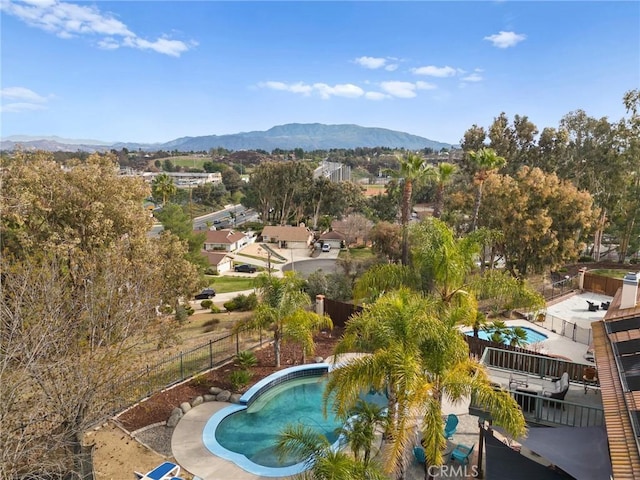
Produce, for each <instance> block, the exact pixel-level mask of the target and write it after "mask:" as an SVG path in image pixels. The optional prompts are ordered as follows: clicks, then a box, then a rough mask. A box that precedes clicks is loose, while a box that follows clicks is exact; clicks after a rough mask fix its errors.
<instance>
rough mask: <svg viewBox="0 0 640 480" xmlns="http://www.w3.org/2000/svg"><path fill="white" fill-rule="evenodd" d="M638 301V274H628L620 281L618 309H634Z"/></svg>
mask: <svg viewBox="0 0 640 480" xmlns="http://www.w3.org/2000/svg"><path fill="white" fill-rule="evenodd" d="M637 301H638V272H629V273H627V274H626V275H625V276H624V278H623V279H622V295H621V296H620V309H621V310H622V309H625V308H634V307H635V306H636V302H637Z"/></svg>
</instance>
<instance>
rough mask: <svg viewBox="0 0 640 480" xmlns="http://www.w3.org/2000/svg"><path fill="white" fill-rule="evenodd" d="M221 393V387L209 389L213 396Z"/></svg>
mask: <svg viewBox="0 0 640 480" xmlns="http://www.w3.org/2000/svg"><path fill="white" fill-rule="evenodd" d="M221 391H222V389H221V388H219V387H211V388H210V389H209V393H210V394H211V395H218V394H219V393H220V392H221Z"/></svg>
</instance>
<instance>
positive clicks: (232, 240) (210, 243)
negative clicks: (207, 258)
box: [194, 230, 249, 252]
mask: <svg viewBox="0 0 640 480" xmlns="http://www.w3.org/2000/svg"><path fill="white" fill-rule="evenodd" d="M194 233H196V234H199V233H202V231H201V230H197V231H196V232H194ZM205 234H206V237H205V240H204V249H205V250H206V251H208V252H210V251H225V252H235V251H237V250H239V249H240V248H242V247H244V246H245V245H246V244H247V243H249V238H248V237H247V236H246V235H245V234H244V233H242V232H236V231H235V230H206V231H205Z"/></svg>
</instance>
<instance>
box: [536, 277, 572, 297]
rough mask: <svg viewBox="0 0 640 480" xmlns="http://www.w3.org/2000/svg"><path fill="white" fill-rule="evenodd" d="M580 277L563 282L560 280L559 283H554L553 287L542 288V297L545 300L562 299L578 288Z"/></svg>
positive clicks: (564, 279)
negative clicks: (561, 297)
mask: <svg viewBox="0 0 640 480" xmlns="http://www.w3.org/2000/svg"><path fill="white" fill-rule="evenodd" d="M578 281H579V280H578V275H574V276H573V277H569V276H567V277H565V278H563V279H562V280H558V281H557V282H553V283H552V284H551V286H546V285H543V286H542V296H543V297H544V298H545V300H547V301H549V300H553V299H554V298H557V297H560V296H562V295H564V294H565V293H568V292H570V291H572V290H575V289H576V288H578Z"/></svg>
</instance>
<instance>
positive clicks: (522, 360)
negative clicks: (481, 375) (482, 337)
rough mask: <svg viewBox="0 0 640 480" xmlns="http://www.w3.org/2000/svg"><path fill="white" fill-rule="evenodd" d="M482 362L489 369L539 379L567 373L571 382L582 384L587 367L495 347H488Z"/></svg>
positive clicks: (557, 376) (556, 376)
mask: <svg viewBox="0 0 640 480" xmlns="http://www.w3.org/2000/svg"><path fill="white" fill-rule="evenodd" d="M480 362H481V363H482V364H483V365H485V366H487V367H493V368H500V369H504V370H511V371H513V372H515V373H525V374H527V375H533V376H537V377H539V378H559V377H561V376H562V374H563V373H565V372H567V373H568V374H569V381H570V382H576V383H582V381H583V379H582V377H583V375H584V369H585V367H587V365H583V364H580V363H573V362H568V361H566V360H560V359H558V358H552V357H546V356H542V355H535V354H529V353H522V352H513V351H510V350H502V349H499V348H493V347H488V348H486V349H485V350H484V354H483V355H482V358H481V360H480Z"/></svg>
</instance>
